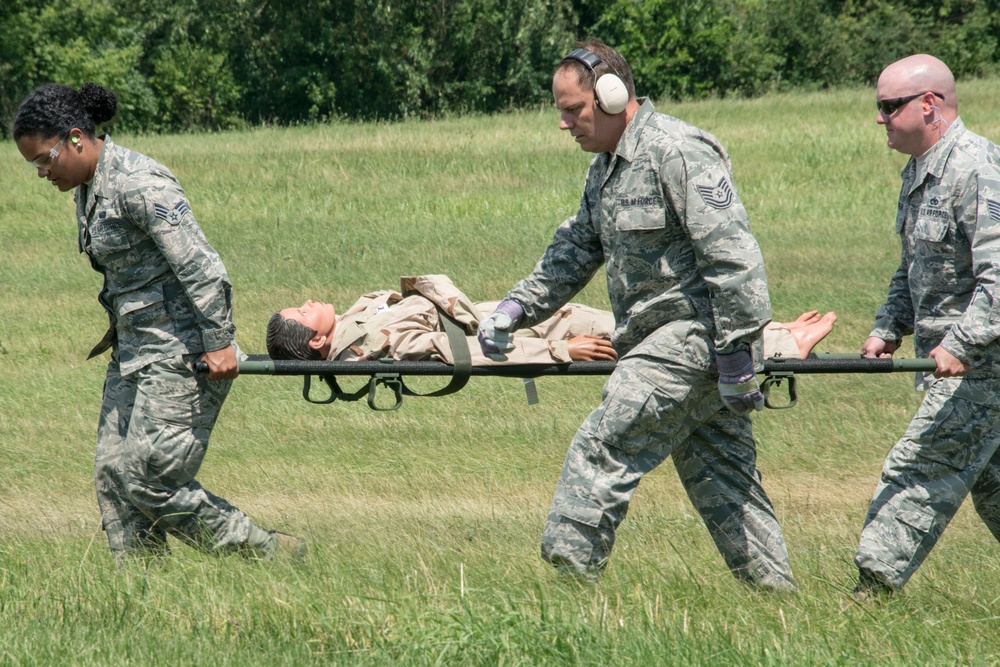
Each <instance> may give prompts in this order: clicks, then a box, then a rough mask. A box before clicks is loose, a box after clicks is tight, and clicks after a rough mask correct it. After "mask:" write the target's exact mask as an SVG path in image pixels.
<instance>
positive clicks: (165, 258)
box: [76, 136, 236, 375]
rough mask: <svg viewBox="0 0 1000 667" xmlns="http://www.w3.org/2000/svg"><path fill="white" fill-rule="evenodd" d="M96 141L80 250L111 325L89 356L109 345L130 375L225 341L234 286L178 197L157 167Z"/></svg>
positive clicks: (79, 200)
mask: <svg viewBox="0 0 1000 667" xmlns="http://www.w3.org/2000/svg"><path fill="white" fill-rule="evenodd" d="M102 138H103V139H104V147H103V148H102V149H101V154H100V157H99V158H98V161H97V169H96V170H95V172H94V178H93V180H92V181H91V183H90V185H89V186H88V185H86V184H84V185H81V186H79V187H78V188H77V190H76V215H77V221H78V224H79V244H80V251H81V252H86V253H87V255H88V256H89V257H90V262H91V264H92V265H93V267H94V269H95V270H96V271H98V272H100V273H101V274H103V275H104V286H103V288H102V289H101V293H100V296H99V297H98V300H99V301H100V303H101V305H102V306H104V308H105V309H106V310H107V311H108V315H109V317H110V320H111V327H110V329H109V331H108V334H107V335H106V336H105V338H104V340H103V341H101V343H98V345H97V347H95V348H94V350H93V352H92V353H91V356H95V355H97V354H100V353H101V352H103V351H104V350H106V349H108V348H109V347H112V346H114V354H115V355H116V358H117V360H118V362H119V363H120V371H121V373H122V375H128V374H130V373H134V372H135V371H137V370H138V369H140V368H142V367H143V366H146V365H148V364H150V363H152V362H154V361H158V360H160V359H166V358H168V357H172V356H176V355H178V354H185V353H198V352H204V351H212V350H217V349H221V348H223V347H226V346H227V345H229V344H231V343H232V342H233V340H234V338H235V333H236V329H235V327H234V326H233V306H232V286H231V285H230V282H229V277H228V275H227V274H226V269H225V267H224V266H223V265H222V261H221V260H220V259H219V256H218V254H217V253H216V252H215V250H214V249H213V248H212V246H210V245H209V244H208V241H207V240H206V239H205V235H204V234H203V233H202V231H201V228H200V227H199V226H198V223H197V222H196V221H195V219H194V215H193V214H192V213H191V207H190V206H189V205H188V201H187V198H186V197H185V196H184V190H183V189H181V186H180V184H179V183H178V182H177V179H176V178H174V175H173V174H171V173H170V171H169V170H168V169H167V168H166V167H164V166H163V165H161V164H158V163H157V162H155V161H154V160H152V159H150V158H148V157H146V156H144V155H140V154H139V153H136V152H134V151H131V150H128V149H127V148H122V147H120V146H116V145H115V144H114V142H113V141H112V140H111V137H109V136H104V137H102Z"/></svg>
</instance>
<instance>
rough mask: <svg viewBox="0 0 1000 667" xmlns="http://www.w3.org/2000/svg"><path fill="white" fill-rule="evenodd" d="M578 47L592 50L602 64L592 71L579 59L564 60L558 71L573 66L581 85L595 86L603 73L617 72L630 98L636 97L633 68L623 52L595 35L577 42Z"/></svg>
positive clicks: (560, 63) (557, 68)
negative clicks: (619, 51)
mask: <svg viewBox="0 0 1000 667" xmlns="http://www.w3.org/2000/svg"><path fill="white" fill-rule="evenodd" d="M576 48H578V49H587V50H588V51H591V52H592V53H594V54H595V55H597V57H598V58H600V59H601V61H602V62H601V64H599V65H598V66H597V67H595V68H594V71H593V72H591V71H590V68H589V67H587V66H586V65H584V64H583V63H581V62H580V61H578V60H562V61H560V62H559V65H558V66H557V67H556V71H557V72H558V71H559V70H560V69H562V68H564V67H571V68H573V69H575V70H576V75H577V77H578V80H579V82H580V85H581V86H589V87H593V85H594V82H595V81H596V80H597V79H599V78H600V77H601V76H602V75H603V74H617V75H618V78H620V79H621V80H622V82H623V83H624V84H625V88H626V89H627V90H628V96H629V98H633V97H635V82H634V81H633V80H632V68H631V67H629V64H628V61H627V60H625V58H624V57H623V56H622V54H620V53H618V52H617V51H615V50H614V49H613V48H611V47H610V46H608V45H607V44H605V43H604V42H602V41H601V40H599V39H595V38H593V37H590V38H588V39H585V40H583V41H582V42H577V43H576Z"/></svg>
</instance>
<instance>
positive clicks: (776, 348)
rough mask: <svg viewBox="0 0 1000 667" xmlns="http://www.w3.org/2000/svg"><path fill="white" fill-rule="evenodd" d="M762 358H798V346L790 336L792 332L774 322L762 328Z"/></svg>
mask: <svg viewBox="0 0 1000 667" xmlns="http://www.w3.org/2000/svg"><path fill="white" fill-rule="evenodd" d="M762 337H763V339H764V358H765V359H766V358H767V357H791V358H793V359H798V358H799V346H798V344H797V343H796V342H795V338H794V337H793V336H792V332H791V331H789V330H788V329H787V328H786V327H783V326H781V325H780V324H778V323H776V322H771V323H770V324H768V325H767V326H766V327H764V334H763V336H762Z"/></svg>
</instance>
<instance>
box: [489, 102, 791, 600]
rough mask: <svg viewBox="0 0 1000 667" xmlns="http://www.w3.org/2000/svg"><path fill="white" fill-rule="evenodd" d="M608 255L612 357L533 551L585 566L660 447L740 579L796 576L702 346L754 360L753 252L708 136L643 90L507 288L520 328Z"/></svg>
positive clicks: (757, 303)
mask: <svg viewBox="0 0 1000 667" xmlns="http://www.w3.org/2000/svg"><path fill="white" fill-rule="evenodd" d="M602 263H603V264H604V265H605V266H606V277H607V285H608V294H609V297H610V301H611V306H612V311H613V313H614V315H615V321H616V324H617V326H616V330H615V334H614V337H613V342H614V344H615V347H616V349H617V350H618V352H619V354H621V355H622V356H621V358H620V359H619V361H618V364H617V367H616V370H615V372H614V373H613V374H612V376H611V377H610V378H609V380H608V382H607V384H606V385H605V388H604V397H603V401H602V403H601V405H600V406H599V407H598V408H597V409H596V410H594V411H593V412H592V413H591V414H590V416H589V417H588V418H587V419H586V421H585V422H584V423H583V425H582V426H581V427H580V429H579V430H578V431H577V433H576V436H575V437H574V439H573V442H572V444H571V445H570V448H569V453H568V454H567V456H566V461H565V463H564V466H563V470H562V474H561V476H560V479H559V483H558V485H557V487H556V491H555V497H554V499H553V501H552V507H551V510H550V513H549V516H548V520H547V522H546V526H545V530H544V534H543V537H542V557H543V558H545V559H546V560H547V561H549V562H551V563H552V564H554V565H556V566H557V567H559V568H560V569H565V570H568V571H572V572H577V573H580V574H583V575H585V576H588V577H595V576H596V575H597V573H598V572H600V570H601V569H603V567H604V565H605V563H606V561H607V559H608V556H609V554H610V552H611V549H612V546H613V544H614V539H615V529H616V528H617V527H618V524H620V523H621V522H622V520H624V518H625V514H626V512H627V510H628V504H629V500H630V499H631V497H632V493H633V492H634V491H635V489H636V487H637V486H638V484H639V480H640V479H641V478H642V476H643V475H644V474H646V473H647V472H649V471H651V470H652V469H653V468H655V467H656V466H657V465H659V464H660V463H661V462H662V461H663V460H664V459H666V458H667V457H668V456H672V457H673V460H674V465H675V467H676V469H677V472H678V474H679V475H680V478H681V481H682V482H683V484H684V487H685V489H686V490H687V493H688V496H689V497H690V498H691V501H692V503H693V504H694V506H695V508H696V509H697V510H698V512H699V513H700V514H701V516H702V519H703V520H704V521H705V524H706V526H707V527H708V530H709V532H710V533H711V535H712V538H713V539H714V540H715V543H716V545H717V547H718V549H719V551H720V552H721V553H722V555H723V557H724V558H725V560H726V563H727V564H728V565H729V568H730V569H731V570H732V572H733V574H734V575H736V576H737V577H738V578H740V579H742V580H745V581H747V582H750V583H752V584H755V585H758V586H761V587H765V588H772V589H793V588H794V587H795V584H794V580H793V579H792V575H791V570H790V567H789V564H788V555H787V553H786V550H785V544H784V538H783V536H782V532H781V528H780V526H779V525H778V521H777V519H776V517H775V515H774V508H773V507H772V505H771V502H770V500H769V499H768V497H767V494H766V493H765V492H764V489H763V488H762V487H761V484H760V473H759V471H758V470H757V467H756V449H755V444H754V440H753V435H752V431H751V422H750V418H749V416H745V415H744V416H738V415H736V414H734V413H733V412H730V411H729V410H727V409H726V408H725V407H724V405H723V401H722V399H721V397H720V396H719V392H718V385H717V382H718V373H717V371H716V368H715V357H714V352H716V351H718V352H720V353H730V352H733V351H735V350H738V349H746V348H748V347H749V346H751V345H752V346H753V347H755V348H756V352H755V354H754V357H755V359H756V360H757V362H758V363H759V360H760V359H761V358H762V354H761V352H760V347H759V340H760V336H761V330H762V329H763V328H764V327H765V325H767V323H768V322H769V321H770V320H771V308H770V301H769V298H768V292H767V281H766V277H765V274H764V265H763V258H762V256H761V253H760V248H759V247H758V245H757V241H756V240H755V239H754V237H753V235H752V234H751V233H750V229H749V225H748V221H747V215H746V211H745V210H744V208H743V205H742V203H741V202H740V199H739V197H738V195H737V193H736V189H735V187H734V186H733V183H732V178H731V173H730V165H729V157H728V155H727V153H726V151H725V149H724V148H723V147H722V146H721V145H720V144H719V142H718V141H717V140H716V139H715V138H714V137H713V136H711V135H710V134H708V133H705V132H702V131H700V130H698V129H697V128H695V127H692V126H691V125H688V124H687V123H684V122H682V121H679V120H677V119H675V118H671V117H669V116H666V115H663V114H659V113H655V112H654V110H653V105H652V104H651V103H650V102H649V101H643V103H642V105H641V106H640V108H639V110H638V111H637V113H636V114H635V117H634V118H633V119H632V120H631V122H630V123H629V125H628V126H627V128H626V129H625V132H624V134H623V136H622V138H621V139H620V141H619V143H618V148H617V150H616V152H615V153H601V154H598V155H597V156H595V158H594V160H593V162H592V163H591V165H590V170H589V172H588V174H587V182H586V186H585V189H584V192H583V197H582V199H581V202H580V208H579V211H578V212H577V214H576V216H575V217H572V218H570V219H568V220H566V221H565V222H564V223H563V224H562V225H561V226H560V227H559V228H558V229H557V230H556V232H555V237H554V240H553V242H552V244H551V245H550V246H549V247H548V249H547V250H546V251H545V254H544V255H543V257H542V259H541V260H540V261H539V263H538V265H537V266H536V267H535V270H534V272H533V273H532V274H531V275H530V276H529V277H528V278H526V279H524V280H522V281H521V282H520V283H518V284H517V285H516V286H515V287H514V289H512V290H511V291H510V292H509V293H508V295H507V298H510V299H513V300H515V301H517V302H518V303H520V304H521V305H522V306H523V307H524V312H525V316H524V319H523V321H522V325H527V326H530V325H531V324H533V323H535V322H537V321H539V320H540V319H542V318H544V317H546V316H548V315H549V314H550V313H552V312H553V311H554V310H555V309H556V308H558V307H559V306H561V305H562V304H563V303H565V302H566V301H567V300H569V299H570V298H572V296H573V295H575V294H576V293H577V292H578V291H579V290H580V289H582V288H583V286H584V285H586V284H587V282H588V281H589V280H590V279H591V278H592V277H593V276H594V274H595V273H596V272H597V270H598V268H599V267H600V266H601V264H602Z"/></svg>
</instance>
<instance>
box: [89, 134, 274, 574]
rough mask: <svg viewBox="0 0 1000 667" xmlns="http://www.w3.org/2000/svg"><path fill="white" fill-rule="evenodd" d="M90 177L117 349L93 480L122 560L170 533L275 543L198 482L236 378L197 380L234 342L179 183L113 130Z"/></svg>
mask: <svg viewBox="0 0 1000 667" xmlns="http://www.w3.org/2000/svg"><path fill="white" fill-rule="evenodd" d="M102 138H103V139H104V146H103V148H102V150H101V154H100V157H99V158H98V163H97V168H96V170H95V173H94V178H93V180H92V182H91V184H90V185H89V186H88V185H86V184H84V185H81V186H79V187H78V188H77V192H76V204H77V219H78V222H79V244H80V250H81V251H83V252H86V253H87V255H88V257H89V258H90V261H91V264H92V265H93V267H94V269H95V270H97V271H99V272H100V273H101V274H103V276H104V285H103V287H102V289H101V293H100V296H99V300H100V302H101V304H102V305H103V306H104V308H105V309H106V310H107V311H108V314H109V317H110V320H111V327H110V329H109V332H108V334H107V335H106V336H105V338H104V340H103V341H101V343H99V344H98V346H97V347H96V348H95V349H94V351H93V352H92V353H91V356H94V355H96V354H100V353H101V352H103V351H104V350H107V349H108V348H113V351H112V355H111V356H112V358H111V362H110V363H109V365H108V373H107V378H106V380H105V386H104V397H103V404H102V407H101V418H100V423H99V426H98V438H97V453H96V463H95V483H96V488H97V497H98V505H99V506H100V509H101V516H102V525H103V527H104V529H105V531H106V533H107V537H108V542H109V544H110V546H111V551H112V553H113V554H114V555H115V557H116V559H119V560H120V559H121V557H122V556H123V555H126V554H130V553H134V552H136V551H137V550H143V551H152V552H157V551H162V550H163V549H165V546H166V542H165V536H166V534H168V533H169V534H172V535H174V536H176V537H178V538H180V539H182V540H184V541H186V542H188V543H190V544H193V545H196V546H199V547H201V548H203V549H206V550H211V551H220V550H221V551H225V550H229V549H235V548H237V547H240V548H251V549H258V550H261V551H263V550H266V549H270V548H273V547H274V538H273V537H272V536H271V535H270V534H269V533H268V532H266V531H264V530H262V529H261V528H259V527H258V526H256V525H255V524H253V522H251V521H250V520H249V519H248V518H247V517H246V515H244V514H243V513H242V512H240V511H239V510H238V509H236V508H235V507H233V506H231V505H230V504H229V503H227V502H226V501H225V500H223V499H222V498H219V497H218V496H214V495H212V494H211V493H209V492H208V491H206V490H205V489H203V488H202V487H201V485H200V484H198V482H197V481H195V479H194V478H195V475H196V474H197V472H198V469H199V467H200V466H201V462H202V458H203V457H204V455H205V450H206V448H207V447H208V439H209V435H210V433H211V431H212V427H213V426H214V424H215V420H216V417H217V416H218V413H219V410H220V409H221V407H222V404H223V402H224V400H225V398H226V395H227V394H228V392H229V388H230V386H231V384H232V383H231V382H229V381H225V382H213V381H210V380H208V379H207V378H206V377H203V376H200V375H196V374H195V373H194V372H193V369H192V366H191V364H192V363H193V362H194V361H195V360H196V359H197V358H198V357H199V356H200V354H201V353H202V352H204V351H213V350H218V349H221V348H224V347H226V346H228V345H230V344H232V343H233V342H234V336H235V328H234V326H233V313H232V288H231V286H230V283H229V278H228V276H227V275H226V270H225V268H224V267H223V265H222V261H221V260H220V259H219V256H218V254H216V252H215V250H213V249H212V247H211V246H210V245H209V244H208V241H207V240H206V239H205V236H204V234H203V233H202V231H201V228H200V227H199V226H198V223H197V222H196V221H195V218H194V215H193V214H192V213H191V207H190V206H189V205H188V202H187V199H186V197H185V196H184V191H183V190H182V189H181V187H180V185H179V184H178V183H177V180H176V179H175V178H174V176H173V175H172V174H171V173H170V171H169V170H167V169H166V168H165V167H163V166H162V165H160V164H158V163H157V162H155V161H153V160H151V159H150V158H148V157H146V156H144V155H140V154H139V153H135V152H133V151H130V150H128V149H125V148H121V147H119V146H116V145H115V144H114V142H113V141H112V140H111V138H110V137H108V136H104V137H102Z"/></svg>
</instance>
